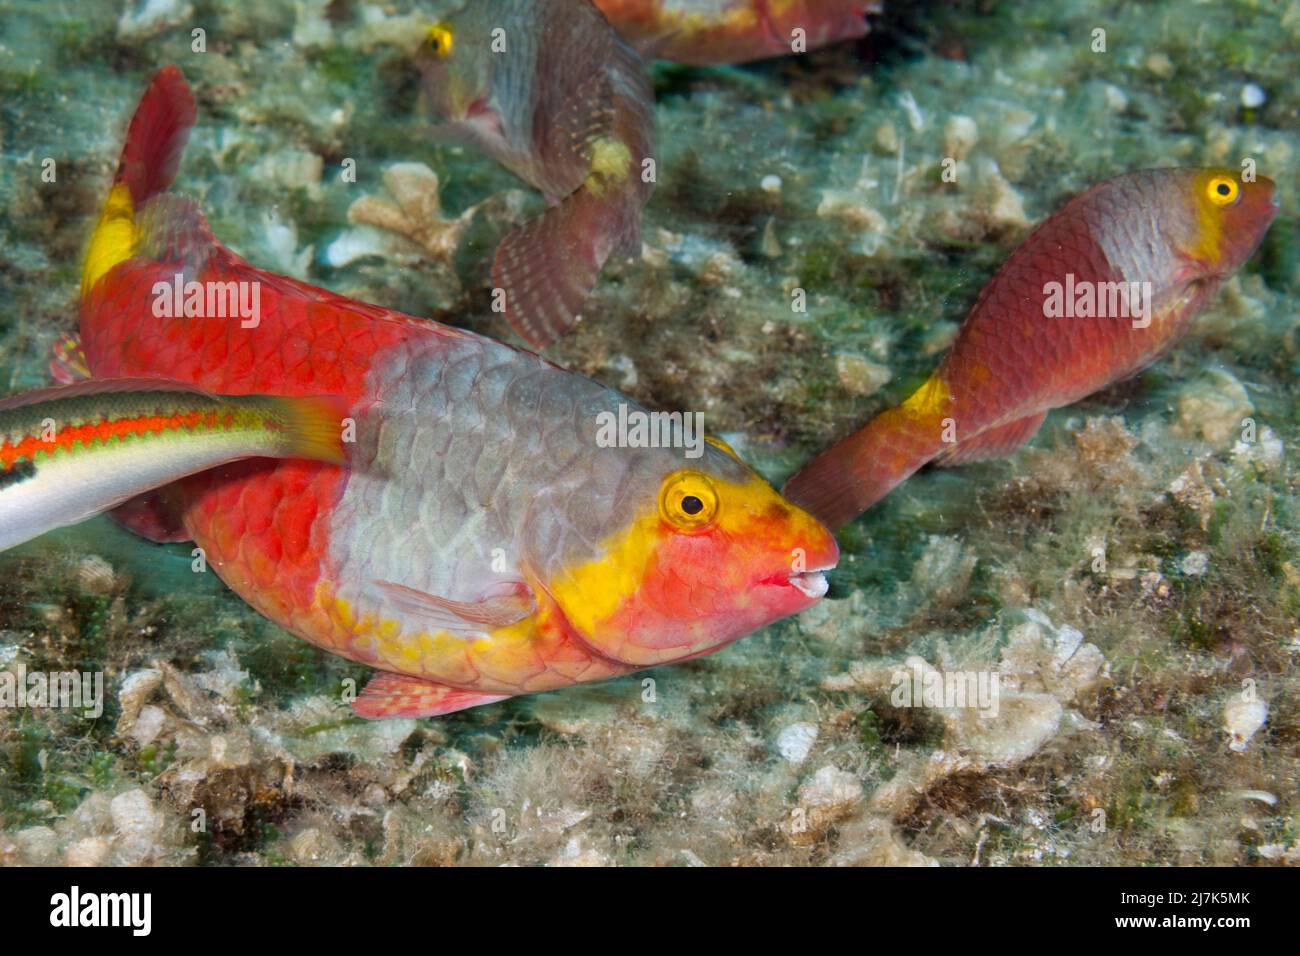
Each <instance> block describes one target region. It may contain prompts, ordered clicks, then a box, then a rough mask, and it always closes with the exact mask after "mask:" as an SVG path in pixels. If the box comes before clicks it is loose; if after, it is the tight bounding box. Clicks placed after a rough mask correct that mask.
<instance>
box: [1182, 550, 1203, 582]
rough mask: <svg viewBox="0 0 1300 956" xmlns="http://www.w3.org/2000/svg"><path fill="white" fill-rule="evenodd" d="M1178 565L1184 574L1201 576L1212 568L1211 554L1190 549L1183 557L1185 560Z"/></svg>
mask: <svg viewBox="0 0 1300 956" xmlns="http://www.w3.org/2000/svg"><path fill="white" fill-rule="evenodd" d="M1178 567H1179V568H1180V569H1181V570H1182V572H1183V574H1187V575H1191V576H1192V577H1200V576H1201V575H1202V574H1204V573H1205V572H1206V571H1208V570H1209V569H1210V556H1209V555H1208V554H1206V553H1205V552H1204V551H1189V552H1187V554H1186V555H1185V556H1184V557H1183V560H1182V561H1181V562H1180V563H1179V565H1178Z"/></svg>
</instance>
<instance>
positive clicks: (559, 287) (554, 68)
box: [419, 0, 656, 348]
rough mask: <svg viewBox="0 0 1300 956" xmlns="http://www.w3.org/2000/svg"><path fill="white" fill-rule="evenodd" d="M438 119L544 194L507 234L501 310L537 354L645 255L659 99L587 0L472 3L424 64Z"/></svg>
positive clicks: (438, 31) (496, 277)
mask: <svg viewBox="0 0 1300 956" xmlns="http://www.w3.org/2000/svg"><path fill="white" fill-rule="evenodd" d="M419 62H420V64H421V67H422V70H423V73H424V76H425V85H426V88H427V90H428V95H429V98H430V100H431V101H432V103H433V104H434V107H435V109H436V110H437V111H438V112H439V113H440V114H441V116H442V118H443V122H442V123H441V125H440V126H438V127H437V128H436V131H437V132H439V133H440V134H442V135H443V136H444V137H448V138H451V139H454V140H459V141H462V142H465V143H468V144H470V145H472V146H474V147H475V148H477V149H480V150H482V151H483V152H484V153H486V154H487V155H489V156H490V157H492V158H493V159H495V160H496V161H497V162H499V163H500V164H501V165H503V166H504V167H505V168H506V169H508V170H510V171H511V172H513V173H514V174H515V175H516V176H518V177H519V178H520V179H522V180H524V181H525V182H527V183H529V184H530V185H532V186H533V187H535V188H536V189H538V190H540V191H541V192H542V194H543V195H544V196H545V197H546V199H547V202H548V203H550V204H551V208H550V209H549V210H548V211H547V212H546V213H544V214H543V215H542V216H540V217H539V218H537V219H535V220H533V221H531V222H528V223H525V224H524V225H523V226H521V227H519V228H518V229H516V230H514V231H513V232H511V233H510V234H508V235H507V236H506V237H505V239H503V240H502V242H501V245H500V246H499V248H498V249H497V252H496V256H495V260H494V262H493V269H492V278H493V284H494V286H495V288H496V289H498V290H500V293H501V296H502V298H501V300H500V301H498V302H494V307H495V308H497V309H498V311H503V312H504V313H505V316H506V319H507V320H508V321H509V322H510V324H511V326H512V327H513V328H514V329H515V331H516V332H518V333H519V334H520V335H521V336H522V337H523V338H524V339H525V340H526V341H527V342H528V343H529V344H530V345H532V346H533V347H535V348H542V347H545V346H546V345H549V344H551V343H552V342H554V341H555V340H556V339H558V338H559V337H560V336H561V335H563V334H564V332H565V331H566V330H567V329H568V328H569V327H570V326H571V325H572V324H573V323H574V322H575V321H576V320H577V318H578V317H579V315H580V314H581V311H582V308H583V304H584V303H585V302H586V301H587V298H588V296H589V295H590V293H591V290H592V288H593V287H594V286H595V283H596V279H597V277H598V276H599V274H600V270H601V269H602V268H603V267H604V265H605V262H606V261H607V260H608V259H609V257H610V256H611V255H614V254H621V255H625V256H639V255H640V253H641V231H640V229H641V209H642V207H643V206H644V205H645V203H646V201H647V200H648V199H649V198H650V195H651V193H652V192H653V190H654V182H655V176H656V173H655V169H654V150H655V124H654V91H653V89H652V88H651V85H650V80H649V77H648V76H647V74H646V70H645V66H644V64H643V63H642V62H641V59H640V57H639V56H637V54H636V52H635V51H634V50H632V48H631V47H629V46H628V45H627V44H626V43H624V42H623V41H622V40H620V39H619V37H618V36H617V34H615V32H614V31H613V29H611V27H610V26H609V24H608V23H607V22H606V20H605V18H604V17H603V16H601V14H600V12H599V11H598V10H597V9H596V8H595V7H594V6H592V5H591V3H590V2H589V0H475V2H474V3H472V4H469V5H468V6H467V7H466V8H465V10H464V12H462V13H460V14H458V15H456V16H453V17H452V18H451V19H449V20H447V21H444V22H442V23H439V24H437V25H435V26H434V27H432V28H431V29H430V30H429V34H428V39H427V41H426V42H425V44H424V46H423V48H422V50H421V52H420V55H419Z"/></svg>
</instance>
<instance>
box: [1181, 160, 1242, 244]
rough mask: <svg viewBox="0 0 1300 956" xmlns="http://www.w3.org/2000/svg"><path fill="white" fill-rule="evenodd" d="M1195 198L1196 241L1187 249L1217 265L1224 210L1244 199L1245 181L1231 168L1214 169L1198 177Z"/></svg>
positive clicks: (1221, 239)
mask: <svg viewBox="0 0 1300 956" xmlns="http://www.w3.org/2000/svg"><path fill="white" fill-rule="evenodd" d="M1192 201H1193V203H1194V204H1195V207H1196V241H1195V242H1193V243H1192V245H1191V247H1190V248H1189V249H1187V250H1186V252H1187V254H1188V255H1190V256H1192V257H1193V258H1195V259H1197V260H1198V261H1200V262H1204V263H1206V264H1209V265H1213V264H1214V263H1217V262H1218V261H1219V259H1220V258H1221V257H1222V254H1223V216H1222V210H1224V209H1227V208H1229V207H1231V206H1235V205H1236V204H1237V203H1238V202H1240V201H1241V184H1240V183H1239V182H1237V178H1236V176H1235V175H1234V174H1233V173H1231V172H1229V171H1227V170H1211V171H1210V172H1208V173H1206V174H1205V175H1203V176H1201V177H1199V178H1198V179H1197V182H1196V186H1195V195H1194V196H1193V197H1192Z"/></svg>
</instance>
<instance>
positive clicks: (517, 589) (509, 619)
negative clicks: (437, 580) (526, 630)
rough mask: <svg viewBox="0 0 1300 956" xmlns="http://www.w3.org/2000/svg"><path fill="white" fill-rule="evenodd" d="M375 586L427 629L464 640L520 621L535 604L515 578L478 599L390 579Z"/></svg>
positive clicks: (531, 593) (480, 636)
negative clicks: (432, 591)
mask: <svg viewBox="0 0 1300 956" xmlns="http://www.w3.org/2000/svg"><path fill="white" fill-rule="evenodd" d="M375 586H376V587H378V588H379V589H380V590H381V591H382V592H383V593H384V595H385V596H387V597H388V598H389V599H390V600H392V601H393V603H395V604H397V605H398V606H399V607H400V608H401V609H402V610H403V611H405V612H407V613H408V614H411V615H413V616H415V617H418V618H420V619H421V620H422V621H424V622H425V623H426V624H427V625H428V626H429V627H430V628H431V629H433V630H438V631H447V632H448V633H451V634H455V635H456V636H457V637H463V638H465V639H466V640H478V639H480V638H483V637H487V636H488V634H489V633H491V632H492V631H494V630H496V629H497V628H499V627H508V626H510V625H511V624H514V623H515V622H516V621H522V620H523V619H524V618H526V617H527V616H528V615H530V614H532V613H533V611H534V610H535V609H536V607H537V602H536V601H535V600H534V598H533V592H532V589H531V588H529V587H528V585H526V584H524V583H523V582H519V581H516V582H504V583H502V584H500V585H496V586H494V587H492V588H490V589H489V590H488V592H487V593H486V594H484V596H483V597H482V598H481V599H480V600H478V601H453V600H451V599H450V598H444V597H439V596H438V595H436V594H429V593H427V592H425V591H420V590H417V589H416V588H410V587H407V586H406V585H405V584H394V583H393V582H392V581H376V582H375Z"/></svg>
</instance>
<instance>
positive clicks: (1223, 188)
mask: <svg viewBox="0 0 1300 956" xmlns="http://www.w3.org/2000/svg"><path fill="white" fill-rule="evenodd" d="M1230 192H1232V187H1231V186H1229V185H1228V184H1227V183H1219V195H1220V196H1226V195H1228V193H1230Z"/></svg>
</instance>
